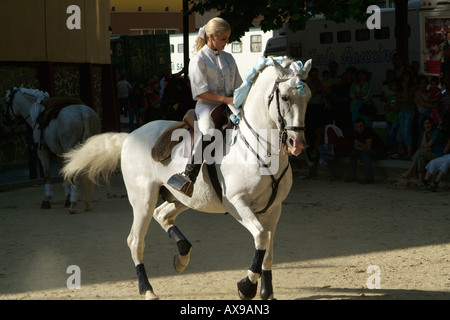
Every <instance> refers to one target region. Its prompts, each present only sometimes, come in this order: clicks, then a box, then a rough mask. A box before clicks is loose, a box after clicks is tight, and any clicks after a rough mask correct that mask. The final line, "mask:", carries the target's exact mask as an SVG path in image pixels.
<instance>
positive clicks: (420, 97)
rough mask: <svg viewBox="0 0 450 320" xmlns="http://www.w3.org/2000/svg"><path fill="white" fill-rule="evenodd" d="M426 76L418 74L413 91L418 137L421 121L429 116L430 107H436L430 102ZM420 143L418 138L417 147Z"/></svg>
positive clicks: (421, 133)
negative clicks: (415, 87)
mask: <svg viewBox="0 0 450 320" xmlns="http://www.w3.org/2000/svg"><path fill="white" fill-rule="evenodd" d="M427 88H428V78H427V77H426V76H420V77H419V78H418V80H417V89H416V91H415V93H414V102H415V104H416V107H417V126H418V129H419V131H418V132H419V137H422V135H423V126H422V124H423V121H424V119H425V118H428V117H430V116H431V109H432V108H436V106H435V105H433V104H431V103H430V99H429V92H428V89H427ZM421 144H422V139H421V138H419V141H418V148H420V145H421Z"/></svg>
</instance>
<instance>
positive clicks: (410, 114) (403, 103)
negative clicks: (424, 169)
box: [398, 71, 414, 160]
mask: <svg viewBox="0 0 450 320" xmlns="http://www.w3.org/2000/svg"><path fill="white" fill-rule="evenodd" d="M400 90H401V95H400V99H398V101H399V102H400V111H399V114H398V117H399V122H400V132H401V136H402V140H403V144H404V146H405V147H406V152H407V154H406V155H404V157H403V159H404V160H410V159H411V157H412V156H413V138H412V123H413V119H414V103H413V90H414V85H413V83H412V81H411V74H410V72H409V71H405V72H403V74H402V77H401V87H400Z"/></svg>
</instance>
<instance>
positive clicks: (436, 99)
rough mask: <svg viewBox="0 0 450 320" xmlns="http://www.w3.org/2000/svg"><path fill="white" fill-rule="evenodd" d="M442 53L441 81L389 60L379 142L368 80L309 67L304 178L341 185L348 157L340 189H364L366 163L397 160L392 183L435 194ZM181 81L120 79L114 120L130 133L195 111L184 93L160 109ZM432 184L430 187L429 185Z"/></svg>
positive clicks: (167, 71)
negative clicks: (343, 167) (180, 111)
mask: <svg viewBox="0 0 450 320" xmlns="http://www.w3.org/2000/svg"><path fill="white" fill-rule="evenodd" d="M445 53H446V54H445V61H444V62H443V64H442V69H441V76H440V77H432V78H428V77H427V76H425V75H422V74H420V72H419V69H420V68H419V63H418V62H417V61H413V62H412V63H411V64H410V65H409V66H404V65H403V64H402V60H401V58H400V56H399V55H398V54H394V55H393V58H392V68H390V69H388V70H386V74H385V75H386V76H385V79H384V80H383V83H382V84H381V85H382V89H381V94H380V100H381V101H382V102H383V103H384V111H385V117H384V118H383V120H385V123H386V137H385V139H383V138H384V136H383V137H380V136H379V135H378V134H377V133H376V130H374V129H373V128H372V126H373V122H374V119H376V118H377V117H378V116H379V112H378V110H377V108H376V107H375V105H374V103H373V98H374V97H373V88H374V83H372V73H371V72H370V71H369V70H367V69H364V68H361V69H357V68H355V67H353V66H350V67H348V68H346V70H344V71H343V72H342V73H339V64H338V63H337V62H336V61H331V62H330V63H329V65H328V69H327V70H324V71H323V72H322V73H321V74H320V73H319V70H318V69H317V68H315V67H313V68H312V69H311V70H310V72H309V77H308V79H307V83H308V86H309V88H310V89H311V93H312V97H311V100H310V101H309V104H308V108H307V112H306V119H305V123H306V132H305V134H306V139H307V144H308V148H307V150H306V155H307V159H308V164H309V172H308V176H307V178H309V179H316V178H317V176H318V168H319V166H320V165H325V166H327V167H328V168H329V172H330V179H332V180H336V179H340V178H342V177H341V176H340V174H339V170H338V169H337V165H338V163H339V162H340V161H341V159H342V157H348V158H349V163H348V172H347V177H345V181H348V182H354V181H358V182H360V183H363V184H367V183H372V182H373V181H374V176H373V169H372V161H373V160H381V159H388V158H390V159H401V160H407V161H410V162H411V166H410V167H409V169H408V170H407V171H405V172H404V173H402V174H401V175H400V176H401V178H402V179H406V180H410V179H411V178H412V177H413V176H414V175H415V174H417V177H418V180H419V184H420V185H422V186H425V187H426V186H429V187H430V189H431V190H433V191H435V190H436V189H437V185H438V183H439V182H440V181H441V180H442V179H443V177H444V176H445V175H446V174H447V171H448V168H449V167H450V156H449V155H448V153H449V152H450V111H449V109H450V92H449V91H448V90H446V89H448V88H450V63H449V61H450V47H449V48H446V50H445ZM182 73H183V70H182V71H181V72H179V73H177V74H172V71H171V68H170V67H169V66H167V67H165V68H164V75H163V76H161V78H158V77H154V78H152V79H150V80H149V81H148V83H147V85H145V86H144V85H142V84H137V85H135V86H134V87H133V86H132V85H131V84H130V83H129V82H128V81H127V80H126V78H125V75H122V78H121V80H120V81H119V82H118V84H117V87H118V96H119V105H120V113H121V115H124V116H125V117H128V118H129V125H130V131H133V130H134V129H135V128H136V127H139V126H141V125H143V124H145V123H147V122H149V121H152V120H157V119H175V118H174V117H171V116H170V112H169V110H172V113H173V112H174V110H173V109H174V108H175V109H176V108H177V107H178V106H179V105H181V104H184V105H186V104H190V103H193V104H194V103H195V102H194V101H193V100H192V98H191V92H190V91H189V92H187V93H186V96H187V99H188V100H189V101H188V103H186V102H183V103H181V102H180V103H178V102H176V101H171V102H170V103H169V102H167V99H166V103H164V100H165V99H164V91H165V90H166V88H167V87H168V85H169V83H170V82H171V81H174V79H183V78H182V77H180V76H181V74H182ZM186 87H189V83H186ZM173 96H180V94H173ZM187 107H188V108H191V107H193V105H189V106H187ZM135 119H136V123H135V122H134V121H135ZM358 158H359V159H361V160H362V161H363V162H364V178H363V179H358V173H357V160H358ZM433 177H436V180H435V181H433V182H432V181H431V179H432V178H433Z"/></svg>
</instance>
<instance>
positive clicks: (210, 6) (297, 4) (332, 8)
mask: <svg viewBox="0 0 450 320" xmlns="http://www.w3.org/2000/svg"><path fill="white" fill-rule="evenodd" d="M185 1H189V5H190V9H189V13H199V14H200V15H203V14H204V13H205V12H209V11H215V10H217V11H220V17H222V18H224V19H225V20H227V21H228V22H229V23H230V24H231V27H232V29H233V30H232V31H233V32H232V39H230V40H231V41H233V40H237V39H239V38H240V37H242V36H243V35H244V33H245V32H246V31H248V30H249V29H250V28H251V27H253V26H254V25H253V22H254V21H260V22H259V25H260V27H261V29H262V30H263V31H270V30H277V29H281V28H283V27H284V26H285V25H286V27H287V28H289V29H291V30H292V31H293V32H295V31H298V30H301V29H303V28H304V27H305V24H306V22H307V21H308V20H309V19H310V18H311V17H313V16H316V15H320V14H323V15H324V16H325V17H326V18H327V19H329V20H332V21H335V22H338V23H342V22H344V21H345V20H346V19H348V18H350V17H352V18H354V19H356V20H358V21H360V22H363V21H366V20H367V17H368V16H369V15H368V14H367V13H366V10H367V7H368V6H370V5H372V4H377V3H378V2H379V1H378V0H312V1H311V0H267V1H261V0H226V1H224V0H185Z"/></svg>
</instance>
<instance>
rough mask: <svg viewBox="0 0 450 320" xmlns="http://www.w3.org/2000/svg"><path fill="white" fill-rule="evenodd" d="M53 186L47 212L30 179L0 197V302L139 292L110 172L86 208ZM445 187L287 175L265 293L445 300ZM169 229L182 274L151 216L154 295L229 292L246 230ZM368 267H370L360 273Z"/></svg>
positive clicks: (192, 224)
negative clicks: (182, 253)
mask: <svg viewBox="0 0 450 320" xmlns="http://www.w3.org/2000/svg"><path fill="white" fill-rule="evenodd" d="M54 193H55V195H54V201H53V203H52V209H50V210H41V209H39V205H40V202H41V201H42V195H43V189H42V186H34V187H28V188H22V189H17V190H12V191H6V192H1V193H0V299H25V300H35V299H39V300H40V299H57V300H60V299H61V300H62V299H82V300H84V299H105V300H109V299H113V300H114V299H143V297H142V296H139V294H138V288H137V278H136V275H135V270H134V266H133V263H132V260H131V256H130V253H129V249H128V247H127V244H126V238H127V236H128V232H129V230H130V227H131V223H132V213H131V207H130V205H129V203H128V200H127V198H126V189H125V187H124V185H123V182H122V180H121V176H120V175H119V176H115V177H113V179H112V185H111V186H110V187H106V186H102V187H99V188H96V190H95V195H94V203H93V206H94V211H91V212H84V211H82V210H81V209H82V208H83V204H82V203H80V204H79V214H76V215H69V214H67V211H66V209H65V208H64V206H63V189H62V187H60V185H59V184H58V185H54ZM449 195H450V191H448V190H446V191H440V192H436V193H431V192H429V191H423V190H419V189H417V188H408V187H406V186H405V185H396V184H395V183H392V182H384V183H380V182H379V183H376V184H373V185H359V184H348V183H344V182H339V181H337V182H327V181H326V180H321V179H320V180H317V181H304V180H301V179H299V177H298V176H295V177H294V186H293V189H292V190H291V193H290V196H289V197H288V199H287V200H286V201H285V203H284V207H283V214H282V217H281V219H280V222H279V224H278V229H277V234H276V240H275V261H274V266H273V285H274V291H275V297H276V298H277V299H282V300H295V299H389V300H391V299H450V254H449V253H450V206H449V203H450V201H449V199H450V198H449ZM177 225H178V227H179V228H180V230H182V232H183V233H184V234H185V235H186V236H187V238H188V239H189V240H190V241H191V243H192V244H193V246H194V248H193V251H192V255H191V263H190V265H189V267H188V268H187V269H186V270H185V271H184V273H182V274H177V273H175V272H174V271H173V268H172V257H173V255H174V254H175V253H176V251H177V249H176V245H175V243H174V242H173V241H172V239H170V238H169V237H168V236H167V234H165V233H164V232H163V230H162V229H161V228H160V227H159V225H158V224H157V222H156V221H152V223H151V224H150V228H149V232H148V234H147V238H146V249H145V265H146V268H147V273H148V275H149V277H150V282H151V284H152V285H153V288H154V290H155V293H156V294H157V295H158V296H159V297H160V299H161V300H184V299H192V300H200V299H205V300H222V299H227V300H228V299H229V300H237V299H239V298H238V295H237V289H236V282H237V281H238V280H240V279H242V278H243V277H244V276H245V275H246V269H247V268H248V267H249V265H250V263H251V257H252V255H253V250H254V248H253V241H252V238H251V236H250V234H249V233H248V231H246V230H245V229H244V228H243V227H241V225H240V224H239V223H237V222H236V221H235V220H234V219H233V218H232V217H231V216H229V215H215V214H206V213H199V212H194V211H186V212H185V213H184V214H182V215H181V216H180V217H179V218H178V220H177ZM71 265H76V266H78V267H79V268H80V275H81V287H80V289H69V288H68V287H67V280H68V278H69V277H71V276H72V273H71V272H69V273H67V269H68V267H69V266H71ZM370 266H377V267H378V268H379V269H377V270H378V271H375V273H368V269H369V271H370ZM374 279H375V280H374ZM368 280H369V281H368ZM368 286H369V287H372V289H370V288H368ZM373 287H375V288H373ZM258 298H259V296H257V299H258Z"/></svg>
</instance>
